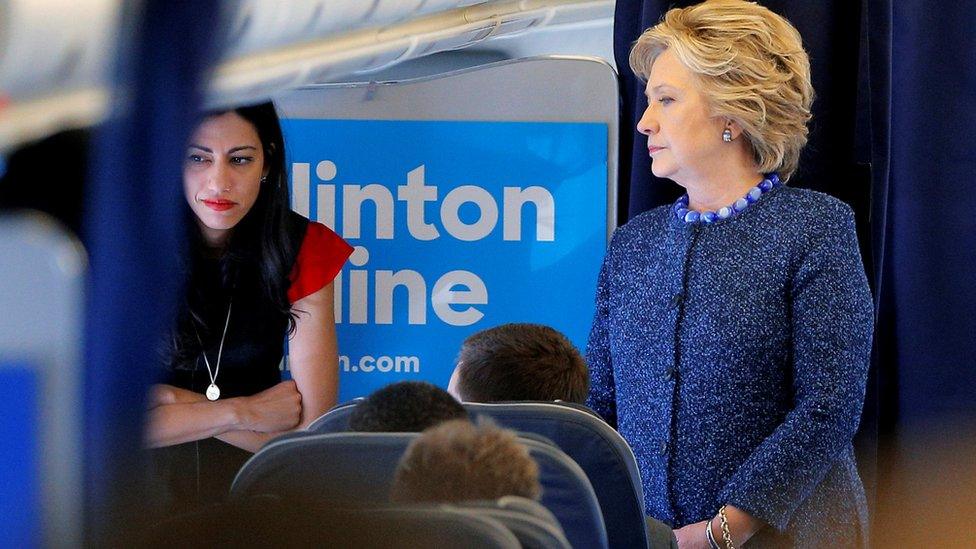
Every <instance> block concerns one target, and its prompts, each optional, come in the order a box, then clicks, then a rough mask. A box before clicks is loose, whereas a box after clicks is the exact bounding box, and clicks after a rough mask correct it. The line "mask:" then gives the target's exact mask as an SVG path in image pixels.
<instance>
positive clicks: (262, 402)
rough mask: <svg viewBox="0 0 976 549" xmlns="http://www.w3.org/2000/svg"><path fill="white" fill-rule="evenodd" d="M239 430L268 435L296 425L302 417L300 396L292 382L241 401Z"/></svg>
mask: <svg viewBox="0 0 976 549" xmlns="http://www.w3.org/2000/svg"><path fill="white" fill-rule="evenodd" d="M241 404H242V408H243V409H242V410H241V429H244V430H248V431H258V432H261V433H270V432H274V431H286V430H288V429H292V428H294V427H295V426H297V425H298V422H299V421H300V420H301V417H302V395H301V393H299V392H298V387H297V386H296V385H295V382H294V381H293V380H288V381H282V382H281V383H279V384H277V385H275V386H274V387H271V388H270V389H265V390H264V391H261V392H260V393H257V394H255V395H252V396H249V397H244V398H242V399H241Z"/></svg>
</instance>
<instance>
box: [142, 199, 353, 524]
mask: <svg viewBox="0 0 976 549" xmlns="http://www.w3.org/2000/svg"><path fill="white" fill-rule="evenodd" d="M308 224H309V221H308V220H307V219H305V218H304V217H302V216H300V215H298V214H295V213H291V212H289V216H288V218H287V219H286V227H287V231H288V234H289V237H290V238H289V241H290V242H292V243H295V245H293V246H292V247H291V248H292V249H290V250H288V252H287V254H286V258H287V263H288V267H289V270H291V268H292V266H293V265H294V263H295V260H296V257H297V255H298V250H299V249H300V245H301V243H302V241H303V238H304V236H305V233H306V230H307V228H308ZM342 259H343V260H344V259H345V258H344V257H343V258H342ZM200 268H202V269H204V270H205V271H204V276H203V277H201V279H203V280H210V281H211V282H212V283H213V285H212V286H211V287H208V288H206V289H205V290H206V291H208V292H214V295H219V296H220V299H211V300H210V302H211V303H212V305H211V306H210V307H209V308H206V309H204V310H203V311H202V315H203V316H204V318H205V320H206V322H207V326H210V327H211V329H210V331H209V333H202V332H201V333H199V335H200V338H201V341H202V342H203V343H204V347H205V352H206V354H207V358H208V359H209V361H210V368H211V370H213V369H215V368H216V366H217V354H218V348H219V346H220V338H221V335H222V333H223V328H224V323H225V321H226V319H227V309H228V306H229V305H230V301H231V299H233V309H232V312H231V316H230V321H229V323H228V324H227V335H226V338H225V341H224V349H223V355H222V356H221V360H220V369H219V371H218V372H216V373H217V379H216V384H217V386H218V387H219V388H220V398H221V399H226V398H233V397H240V396H249V395H253V394H256V393H259V392H261V391H263V390H265V389H269V388H271V387H273V386H274V385H276V384H277V383H279V382H281V368H280V363H281V360H282V356H283V354H284V343H285V337H286V331H287V327H288V319H287V317H286V316H285V315H283V314H282V313H281V312H280V311H278V310H276V309H275V308H274V307H273V305H272V304H271V303H270V302H269V301H268V299H267V298H266V297H265V292H264V290H263V289H262V288H261V286H260V281H259V280H257V278H256V276H253V277H251V278H250V279H248V278H246V277H239V278H238V280H237V281H236V283H235V285H234V288H233V289H232V290H229V291H228V290H224V289H222V288H221V287H220V285H219V284H218V283H217V281H219V279H220V276H219V271H218V266H217V265H216V262H214V264H212V265H203V266H201V267H200ZM206 270H209V271H211V272H206ZM165 383H168V384H170V385H173V386H175V387H180V388H182V389H188V390H191V391H194V392H197V393H204V392H205V391H206V389H207V387H208V386H209V385H210V376H209V374H208V372H207V367H206V365H205V363H204V360H203V356H202V355H201V356H199V357H197V360H196V361H193V362H191V363H189V364H182V365H170V366H169V368H168V372H167V379H166V381H165ZM151 454H152V456H151V458H152V459H151V462H152V469H153V475H152V477H153V483H154V484H155V485H156V486H153V491H154V492H155V493H157V494H159V495H160V496H161V498H162V499H161V505H162V506H163V507H165V508H167V509H170V510H176V511H181V510H189V509H192V508H193V507H196V506H197V505H199V504H204V503H211V502H216V501H221V500H222V499H224V498H225V497H226V496H227V493H228V491H229V490H230V486H231V483H232V482H233V480H234V476H235V475H236V474H237V471H238V470H239V469H240V468H241V466H242V465H243V464H244V462H245V461H247V459H248V458H250V457H251V456H252V455H253V454H251V453H250V452H248V451H245V450H241V449H240V448H237V447H235V446H232V445H230V444H227V443H225V442H223V441H220V440H217V439H216V438H208V439H203V440H198V441H194V442H188V443H184V444H177V445H173V446H167V447H164V448H157V449H154V450H151Z"/></svg>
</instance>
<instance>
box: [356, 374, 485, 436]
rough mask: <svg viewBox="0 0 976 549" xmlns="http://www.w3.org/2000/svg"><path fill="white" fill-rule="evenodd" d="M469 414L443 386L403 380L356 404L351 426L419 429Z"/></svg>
mask: <svg viewBox="0 0 976 549" xmlns="http://www.w3.org/2000/svg"><path fill="white" fill-rule="evenodd" d="M467 417H468V413H467V411H465V409H464V407H463V406H461V403H460V402H458V401H457V400H455V399H454V397H452V396H451V395H450V394H448V393H447V391H445V390H443V389H441V388H440V387H437V386H435V385H432V384H430V383H426V382H422V381H400V382H398V383H393V384H391V385H387V386H386V387H383V388H381V389H379V390H377V391H375V392H373V393H372V394H371V395H369V396H368V397H366V398H365V399H364V400H362V401H360V402H359V403H358V404H356V408H355V409H354V410H353V411H352V414H351V415H350V416H349V430H351V431H359V432H374V433H382V432H391V433H419V432H420V431H423V430H424V429H426V428H428V427H431V426H434V425H437V424H438V423H440V422H442V421H447V420H451V419H467Z"/></svg>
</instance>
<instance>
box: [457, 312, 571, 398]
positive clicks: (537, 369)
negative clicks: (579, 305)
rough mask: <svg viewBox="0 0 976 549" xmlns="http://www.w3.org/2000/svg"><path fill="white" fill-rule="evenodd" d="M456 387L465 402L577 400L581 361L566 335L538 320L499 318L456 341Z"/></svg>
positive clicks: (458, 394)
mask: <svg viewBox="0 0 976 549" xmlns="http://www.w3.org/2000/svg"><path fill="white" fill-rule="evenodd" d="M455 375H456V377H457V391H456V392H455V393H454V394H455V395H456V396H459V397H460V398H461V399H462V400H464V401H466V402H504V401H512V400H547V401H552V400H565V401H567V402H575V403H577V404H582V403H584V402H585V401H586V395H587V392H588V391H589V388H590V375H589V370H588V369H587V367H586V362H585V361H584V360H583V357H582V356H581V355H580V353H579V351H578V350H577V349H576V347H575V346H574V345H573V344H572V342H570V341H569V339H568V338H567V337H566V336H565V335H563V334H562V333H560V332H559V331H558V330H555V329H553V328H550V327H549V326H544V325H541V324H527V323H514V324H502V325H500V326H495V327H493V328H488V329H486V330H481V331H480V332H477V333H475V334H473V335H471V336H470V337H468V338H467V339H465V340H464V343H462V344H461V352H460V353H459V354H458V365H457V372H456V373H455Z"/></svg>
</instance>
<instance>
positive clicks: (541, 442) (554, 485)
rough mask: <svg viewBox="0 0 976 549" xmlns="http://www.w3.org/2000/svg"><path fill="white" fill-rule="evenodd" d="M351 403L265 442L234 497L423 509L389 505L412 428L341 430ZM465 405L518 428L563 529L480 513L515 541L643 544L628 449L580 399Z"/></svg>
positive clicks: (545, 500)
mask: <svg viewBox="0 0 976 549" xmlns="http://www.w3.org/2000/svg"><path fill="white" fill-rule="evenodd" d="M355 404H356V403H355V401H353V402H350V403H346V404H343V405H339V406H337V407H335V408H333V409H332V410H330V411H329V412H328V413H326V414H325V415H323V416H322V417H320V418H319V419H318V420H316V421H315V422H314V423H312V424H311V425H310V426H309V428H308V429H307V430H306V431H301V432H295V433H289V434H288V435H285V436H283V437H280V438H278V439H275V440H274V441H272V442H270V443H269V444H268V445H267V446H265V447H264V448H263V449H261V450H260V451H259V452H258V453H257V454H255V455H254V456H253V457H252V458H251V459H250V460H249V461H248V462H247V463H246V464H245V465H244V466H243V467H242V468H241V470H240V472H239V473H238V475H237V478H236V479H235V480H234V484H233V487H232V489H231V492H232V495H233V496H234V498H235V499H236V500H238V501H244V500H247V499H248V498H253V497H263V496H274V497H276V498H281V500H282V501H288V502H290V504H292V505H298V506H302V507H304V508H319V507H321V506H322V505H324V504H328V506H329V507H332V508H334V509H363V508H367V509H371V510H372V511H375V512H379V510H382V511H383V513H386V516H387V517H388V518H393V517H399V518H398V520H408V519H407V518H404V517H405V515H403V513H406V514H408V515H409V514H410V513H413V515H412V516H416V515H417V513H420V512H421V510H422V509H419V508H417V507H410V508H409V509H399V510H398V509H396V508H391V507H390V506H389V504H388V503H387V502H388V495H389V491H390V487H391V485H392V482H393V478H394V473H395V470H396V467H397V463H398V462H399V460H400V457H401V456H402V455H403V453H404V451H405V450H406V447H407V445H409V444H410V442H411V441H412V440H413V439H414V438H416V437H417V436H419V435H418V434H416V433H352V432H348V429H349V417H350V414H351V412H352V410H353V409H354V407H355ZM464 406H465V408H466V409H467V411H468V412H469V414H470V415H471V416H473V417H475V418H477V417H478V416H486V417H489V418H491V419H492V420H493V421H494V422H495V423H496V424H498V425H500V426H501V427H504V428H508V429H512V430H514V431H517V432H518V434H519V441H520V442H521V443H522V444H524V445H525V446H526V447H527V448H528V449H529V453H530V455H531V456H532V458H533V459H534V460H535V461H536V462H537V463H538V465H539V472H540V483H541V485H542V489H543V490H542V496H541V499H540V503H541V505H542V509H543V510H548V511H551V513H552V515H553V516H554V519H555V520H554V521H553V523H554V524H555V525H556V526H555V528H556V529H555V532H557V533H558V534H562V533H564V534H565V538H564V540H562V541H561V540H560V537H559V536H558V535H553V534H552V530H553V529H552V528H541V529H539V528H530V527H527V526H526V527H524V528H522V530H521V531H519V529H518V528H514V529H513V527H512V526H511V521H512V520H515V518H518V517H521V519H520V520H521V522H520V524H527V523H532V522H533V521H536V520H542V519H540V518H539V517H538V516H537V515H538V514H539V513H536V516H535V517H534V518H533V516H532V515H531V514H529V515H528V516H526V513H525V512H524V511H525V510H524V509H522V508H519V509H499V510H498V511H502V510H504V513H502V514H503V515H504V516H506V517H508V519H509V522H508V523H505V521H500V520H499V519H500V516H498V515H497V514H496V516H490V517H487V518H488V519H490V520H495V521H496V522H497V521H500V522H502V523H503V524H504V525H505V526H506V527H507V528H508V530H510V531H513V532H514V533H515V534H519V535H521V536H522V538H526V539H528V538H531V537H532V536H530V534H529V533H527V530H526V529H527V528H528V530H531V531H534V532H536V534H535V535H536V536H537V537H538V538H539V540H542V539H546V540H548V541H547V542H546V543H542V542H541V541H539V542H538V543H537V542H529V543H528V544H526V539H522V538H520V539H519V541H520V542H522V545H523V546H538V547H565V545H561V543H562V542H563V541H565V543H566V544H568V545H570V546H573V547H595V548H607V547H647V534H646V528H645V522H644V506H643V494H642V490H641V483H640V476H639V472H638V469H637V464H636V461H635V459H634V454H633V452H632V451H631V449H630V447H629V446H628V445H627V443H626V442H625V441H624V440H623V439H622V438H621V437H620V435H619V434H618V433H617V432H616V431H614V430H613V429H612V428H611V427H610V426H609V425H607V424H606V423H605V422H603V420H602V419H600V418H599V417H598V416H597V415H596V414H594V413H593V412H592V411H590V410H589V409H587V408H585V407H583V406H579V405H575V404H568V403H563V402H558V401H557V402H509V403H491V404H476V403H465V404H464ZM529 503H531V502H529ZM491 505H492V506H497V505H499V504H498V503H492V504H491ZM509 505H511V504H510V503H509ZM481 507H482V509H481V511H480V512H479V513H480V514H481V515H484V514H485V511H484V508H485V506H481ZM489 507H490V506H489ZM423 512H424V513H426V514H427V515H430V514H431V513H433V514H437V513H442V512H448V513H454V514H453V515H451V517H450V519H451V521H453V523H458V521H459V520H461V519H459V518H458V511H457V510H450V509H448V510H445V509H444V508H443V506H441V507H437V508H436V509H433V508H430V507H429V506H428V507H427V508H426V510H425V511H423ZM398 513H400V514H399V515H398ZM466 513H467V514H471V511H470V510H468V511H466ZM461 514H465V513H461ZM476 514H477V513H476ZM513 517H515V518H513ZM482 518H485V517H482ZM371 520H372V519H371ZM542 523H543V524H545V521H544V520H542ZM560 525H561V528H562V530H561V531H559V530H558V528H559V526H560ZM537 526H538V525H537ZM547 532H548V533H547ZM516 537H518V535H517V536H516ZM537 541H538V540H537Z"/></svg>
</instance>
